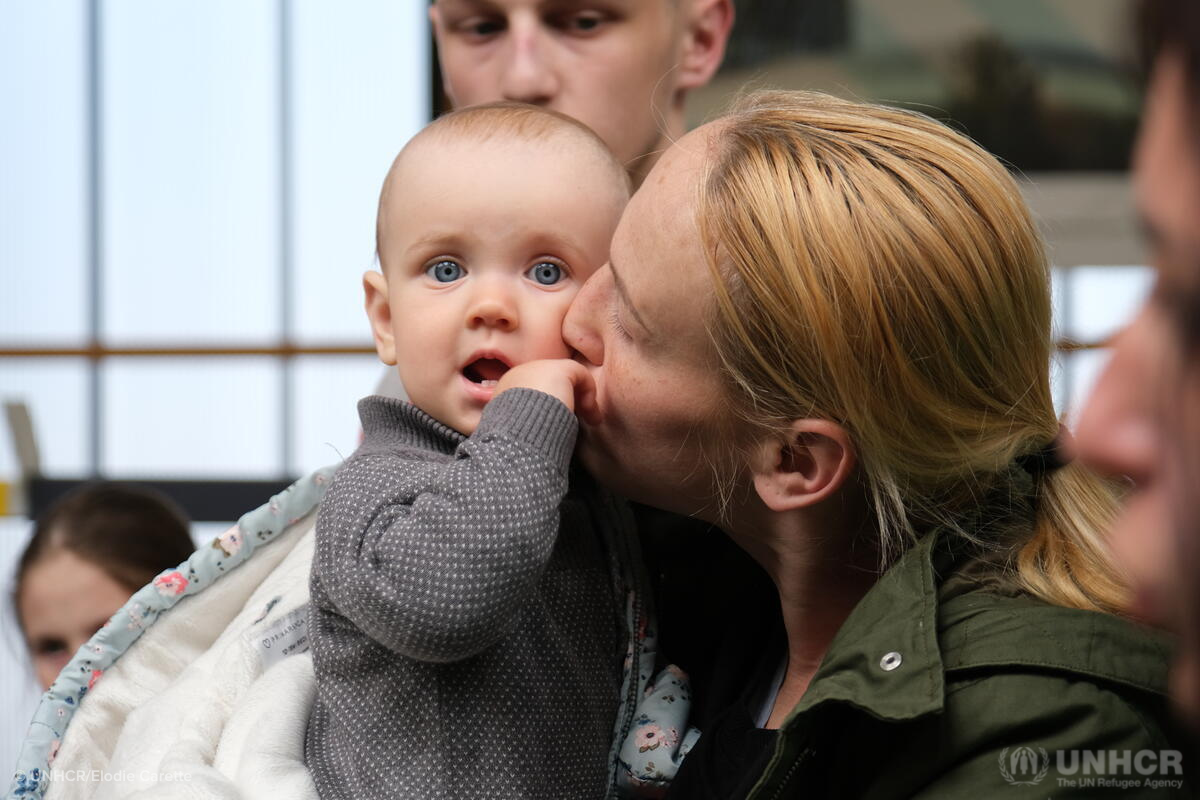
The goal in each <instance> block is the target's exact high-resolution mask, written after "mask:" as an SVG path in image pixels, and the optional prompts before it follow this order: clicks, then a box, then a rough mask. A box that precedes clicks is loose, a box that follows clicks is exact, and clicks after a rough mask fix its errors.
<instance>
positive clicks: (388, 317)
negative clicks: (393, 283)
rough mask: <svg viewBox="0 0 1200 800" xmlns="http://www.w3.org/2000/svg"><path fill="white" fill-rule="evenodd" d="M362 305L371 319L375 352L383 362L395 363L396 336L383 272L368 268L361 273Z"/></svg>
mask: <svg viewBox="0 0 1200 800" xmlns="http://www.w3.org/2000/svg"><path fill="white" fill-rule="evenodd" d="M363 295H364V298H363V305H364V306H365V307H366V309H367V319H369V320H370V321H371V334H372V335H373V336H374V337H375V352H376V353H378V354H379V360H380V361H382V362H383V363H385V364H389V365H394V364H395V363H396V338H395V334H394V333H393V332H392V307H391V305H390V304H389V303H388V289H387V278H385V277H383V273H381V272H376V271H375V270H370V271H368V272H366V273H364V274H363Z"/></svg>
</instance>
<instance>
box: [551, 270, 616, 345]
mask: <svg viewBox="0 0 1200 800" xmlns="http://www.w3.org/2000/svg"><path fill="white" fill-rule="evenodd" d="M606 272H607V267H606V268H605V269H601V270H599V271H597V272H596V274H594V275H592V277H590V278H588V280H587V282H586V283H584V284H583V287H582V288H581V289H580V290H579V294H577V295H575V299H574V300H573V301H571V307H570V308H569V309H567V315H566V317H564V318H563V340H564V341H565V342H566V343H567V345H568V346H569V347H571V348H572V349H574V350H576V351H578V352H579V354H580V355H581V356H582V357H583V358H584V360H585V361H587V362H589V363H590V364H592V365H594V366H600V365H601V364H603V363H604V339H603V337H602V336H601V335H600V328H599V326H598V325H597V322H598V321H600V315H601V313H603V308H604V302H605V286H604V281H605V278H604V275H605V273H606ZM610 282H611V281H610Z"/></svg>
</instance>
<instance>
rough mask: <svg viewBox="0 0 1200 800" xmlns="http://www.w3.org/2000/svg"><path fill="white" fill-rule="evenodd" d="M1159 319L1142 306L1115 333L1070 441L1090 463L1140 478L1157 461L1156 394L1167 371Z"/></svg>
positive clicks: (1158, 455) (1140, 479)
mask: <svg viewBox="0 0 1200 800" xmlns="http://www.w3.org/2000/svg"><path fill="white" fill-rule="evenodd" d="M1161 324H1162V322H1161V320H1159V319H1157V317H1156V315H1155V314H1154V312H1152V311H1150V310H1148V309H1143V311H1142V312H1141V314H1139V315H1138V316H1137V318H1135V319H1134V321H1133V322H1132V323H1131V324H1130V325H1129V327H1127V328H1126V329H1125V330H1124V331H1122V332H1121V333H1120V334H1119V335H1118V336H1117V338H1116V341H1115V343H1114V346H1113V354H1112V358H1111V359H1110V360H1109V363H1108V365H1107V367H1106V368H1105V370H1104V372H1103V373H1102V374H1101V375H1100V377H1099V378H1098V379H1097V381H1096V385H1095V387H1094V388H1093V390H1092V394H1091V396H1090V397H1089V398H1088V400H1087V403H1086V405H1085V406H1084V409H1083V411H1082V413H1081V414H1080V417H1079V422H1078V424H1077V425H1076V427H1075V445H1074V446H1075V450H1076V454H1077V455H1078V456H1079V457H1080V458H1081V459H1082V460H1083V461H1085V462H1086V463H1087V464H1088V465H1089V466H1090V467H1092V468H1093V469H1096V470H1098V471H1100V472H1103V473H1106V474H1108V475H1114V476H1121V477H1127V478H1132V479H1133V480H1135V481H1144V480H1146V479H1147V477H1148V476H1147V472H1148V471H1149V470H1150V469H1153V466H1154V465H1155V464H1157V463H1158V462H1159V461H1160V453H1159V452H1158V451H1159V449H1160V447H1159V445H1160V442H1159V435H1158V432H1157V429H1156V428H1157V426H1156V424H1155V422H1156V419H1157V417H1158V412H1159V409H1158V408H1157V407H1156V405H1155V398H1156V396H1157V395H1156V390H1157V389H1159V388H1161V386H1162V385H1163V382H1164V377H1165V376H1164V367H1163V365H1162V364H1161V360H1162V356H1161V350H1160V349H1158V348H1156V347H1155V344H1156V342H1157V341H1158V339H1157V338H1156V333H1157V331H1156V328H1157V327H1158V326H1160V325H1161Z"/></svg>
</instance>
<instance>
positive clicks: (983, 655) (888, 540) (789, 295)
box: [565, 93, 1187, 798]
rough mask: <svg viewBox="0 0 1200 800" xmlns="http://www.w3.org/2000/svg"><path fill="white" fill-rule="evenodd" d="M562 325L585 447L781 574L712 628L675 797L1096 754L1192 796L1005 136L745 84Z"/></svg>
mask: <svg viewBox="0 0 1200 800" xmlns="http://www.w3.org/2000/svg"><path fill="white" fill-rule="evenodd" d="M565 333H566V337H567V340H568V342H570V343H571V344H572V345H573V346H574V347H575V348H576V349H577V350H578V351H579V353H580V359H581V360H582V361H583V362H584V363H585V364H586V365H587V366H588V369H589V372H590V374H591V376H592V377H593V379H594V383H595V387H594V389H595V399H594V402H587V401H585V406H586V407H584V408H583V409H582V412H581V413H582V414H583V416H584V420H585V426H584V432H583V434H582V435H581V444H580V453H581V456H582V458H583V460H584V462H585V463H586V465H587V466H588V467H589V468H590V469H591V471H593V472H594V473H595V474H596V475H597V476H598V477H600V478H601V479H602V480H603V481H605V482H607V483H608V484H610V485H611V486H613V487H614V488H616V489H618V490H619V491H621V492H623V493H624V494H626V495H628V496H630V497H632V498H633V499H635V500H639V501H641V502H644V503H647V504H650V505H654V506H658V507H661V508H665V509H667V510H670V511H675V512H679V513H683V514H692V515H697V516H700V517H702V518H704V519H707V520H710V521H712V522H715V523H717V524H719V525H720V526H721V527H722V529H723V530H724V531H725V532H726V533H727V534H728V535H729V537H731V539H732V540H733V541H734V542H736V543H737V544H738V545H740V546H741V548H742V549H744V550H745V551H746V552H747V553H749V554H750V555H751V556H752V557H753V558H754V560H755V561H757V562H758V563H759V564H760V565H761V566H762V568H763V570H764V571H765V573H766V574H767V575H768V576H770V579H771V580H772V581H773V582H774V585H775V588H776V589H777V590H778V604H777V606H776V607H775V608H774V609H762V610H761V611H762V613H761V614H755V615H751V617H749V618H748V619H747V629H746V630H752V631H753V633H752V634H751V633H747V632H745V631H743V630H728V631H714V632H713V635H714V636H723V637H724V638H725V640H726V646H725V648H724V650H723V652H724V653H725V655H724V656H723V657H722V658H721V661H722V664H720V665H718V666H717V667H716V668H715V669H712V670H711V674H712V675H713V676H714V677H713V680H712V681H711V682H710V685H708V686H705V687H696V689H697V693H698V698H699V700H701V701H705V700H706V696H707V702H706V706H705V709H704V710H703V711H702V712H701V716H700V718H699V720H698V723H699V727H700V730H701V735H700V738H699V741H698V743H697V744H696V746H695V748H694V749H693V750H692V751H691V754H690V755H688V756H687V759H686V760H685V761H684V763H683V767H682V769H681V771H680V773H679V775H678V777H677V779H676V782H675V784H674V785H673V787H672V790H671V794H670V796H672V797H688V798H694V797H722V798H724V797H744V796H747V795H749V796H751V797H756V798H775V797H792V796H804V797H872V798H890V797H896V798H900V797H914V796H920V797H952V798H962V797H972V798H982V797H991V796H996V797H1003V798H1017V797H1023V796H1030V797H1033V796H1036V797H1045V796H1047V795H1048V794H1053V795H1054V796H1055V797H1064V796H1089V797H1090V796H1095V792H1096V789H1095V785H1096V784H1094V783H1093V784H1090V785H1089V784H1088V783H1087V782H1086V781H1085V780H1084V779H1085V778H1086V777H1088V776H1089V775H1090V776H1091V777H1093V778H1094V777H1095V773H1096V770H1095V769H1091V770H1090V771H1089V772H1087V773H1085V772H1084V767H1083V763H1084V760H1085V759H1086V758H1087V757H1088V756H1087V755H1086V754H1091V757H1092V758H1093V759H1094V758H1095V757H1105V755H1106V754H1109V753H1117V754H1118V756H1116V757H1115V758H1116V760H1115V761H1113V760H1112V759H1109V760H1108V761H1106V766H1105V767H1102V768H1101V771H1102V773H1103V774H1104V776H1105V777H1113V778H1116V779H1125V778H1128V779H1129V780H1143V781H1144V780H1145V779H1146V778H1145V773H1143V772H1140V771H1138V770H1140V769H1142V768H1144V767H1146V766H1147V765H1149V764H1151V763H1152V764H1153V773H1154V778H1155V779H1156V780H1161V781H1167V782H1168V783H1162V784H1155V788H1153V790H1151V789H1149V788H1146V789H1145V791H1147V792H1149V793H1150V794H1152V795H1153V796H1155V797H1158V796H1171V794H1172V793H1173V792H1179V793H1184V792H1186V791H1187V789H1186V788H1185V787H1183V785H1182V780H1184V779H1185V778H1186V776H1184V775H1181V774H1180V772H1181V765H1180V763H1179V754H1178V753H1177V752H1176V751H1175V749H1174V747H1173V745H1172V743H1171V741H1170V740H1169V739H1168V738H1167V737H1166V735H1165V734H1164V728H1165V725H1166V723H1165V721H1164V715H1163V694H1164V691H1165V685H1166V668H1167V663H1168V648H1167V645H1166V643H1165V642H1164V641H1162V640H1161V639H1160V638H1159V637H1158V636H1157V635H1156V634H1153V633H1151V632H1148V631H1146V630H1143V629H1140V628H1138V627H1136V626H1134V625H1133V624H1131V623H1129V622H1127V621H1126V620H1124V619H1122V618H1121V617H1119V616H1116V615H1114V614H1113V611H1114V610H1115V609H1117V608H1119V607H1120V605H1121V604H1122V603H1123V602H1124V600H1125V588H1124V586H1123V584H1122V581H1121V579H1120V577H1119V576H1118V574H1117V573H1116V571H1115V570H1114V569H1113V567H1112V565H1111V564H1110V563H1109V561H1108V560H1107V558H1106V554H1105V548H1104V545H1103V542H1102V540H1101V535H1102V531H1103V530H1104V528H1105V526H1106V525H1107V524H1108V523H1109V521H1110V519H1111V516H1112V514H1113V509H1114V500H1113V495H1112V493H1111V491H1110V489H1109V488H1108V487H1107V486H1106V485H1105V484H1103V483H1102V482H1101V481H1100V480H1099V479H1098V478H1096V477H1095V476H1094V475H1093V474H1091V473H1090V472H1088V471H1087V470H1086V469H1084V468H1082V467H1080V466H1079V465H1075V464H1070V465H1064V464H1062V463H1061V460H1060V457H1059V454H1058V448H1057V447H1056V442H1057V440H1058V438H1059V430H1060V429H1059V423H1058V420H1057V419H1056V417H1055V413H1054V409H1053V405H1052V402H1051V394H1050V381H1049V374H1048V370H1049V363H1050V347H1051V344H1050V297H1049V287H1048V271H1047V264H1046V259H1045V255H1044V253H1043V250H1042V244H1041V242H1040V241H1039V239H1038V235H1037V232H1036V229H1035V227H1034V225H1033V223H1032V222H1031V220H1030V218H1029V214H1028V211H1027V210H1026V208H1025V206H1024V205H1023V203H1022V200H1021V197H1020V194H1019V192H1018V190H1017V187H1016V186H1015V185H1014V183H1013V181H1012V179H1011V178H1010V177H1009V175H1008V174H1007V173H1006V172H1005V170H1004V169H1003V168H1002V167H1001V166H1000V164H998V163H997V162H996V160H995V159H994V158H992V157H991V156H989V155H988V154H987V153H985V152H983V151H982V150H980V149H979V148H978V147H976V146H975V145H974V144H972V143H971V142H970V141H968V140H966V139H964V138H963V137H961V136H959V135H957V134H955V133H953V132H952V131H950V130H948V129H947V128H945V127H943V126H942V125H939V124H938V123H936V122H933V121H931V120H929V119H927V118H925V117H922V116H918V115H914V114H909V113H905V112H901V111H896V110H891V109H885V108H877V107H872V106H864V105H857V104H852V103H848V102H843V101H840V100H837V99H834V98H830V97H826V96H821V95H814V94H791V93H769V94H760V95H757V96H755V97H752V98H750V99H749V100H748V101H747V102H746V103H744V104H743V105H742V106H741V107H740V108H739V109H738V110H736V111H734V112H733V113H732V114H730V115H729V116H727V117H725V118H723V119H720V120H718V121H716V122H713V123H711V124H709V125H706V126H704V127H702V128H700V129H699V130H697V131H695V132H693V133H691V134H689V135H688V136H686V137H684V138H683V139H681V140H680V141H679V142H678V143H676V144H675V145H674V146H673V147H672V148H671V149H670V150H669V151H668V152H667V153H666V155H665V156H664V157H663V158H662V160H661V161H660V162H659V164H658V165H657V166H656V167H655V168H654V169H653V171H652V172H651V173H650V175H649V176H648V178H647V180H646V182H645V184H644V185H643V187H642V188H641V190H640V191H639V192H638V193H637V194H636V195H635V196H634V198H633V200H632V202H631V203H630V205H629V207H628V209H627V210H626V212H625V215H624V216H623V217H622V220H621V222H620V225H619V226H618V229H617V232H616V235H615V238H614V240H613V244H612V250H611V263H610V264H609V265H608V266H607V267H605V268H604V269H602V270H601V271H600V272H598V273H597V274H596V275H595V276H594V277H593V278H592V279H591V280H590V281H589V282H588V284H587V285H586V286H585V287H584V289H583V290H582V291H581V293H580V294H579V296H578V298H577V299H576V301H575V304H574V306H573V307H572V310H571V312H570V314H569V315H568V317H567V320H566V323H565ZM763 620H767V622H766V624H763ZM772 620H773V622H772ZM664 634H669V631H664ZM684 666H689V665H684ZM714 706H716V707H714ZM679 734H680V732H679V731H661V732H660V731H648V732H647V733H646V735H645V737H644V738H645V745H644V746H646V747H654V746H660V745H661V746H662V747H663V748H664V750H666V749H668V748H669V746H670V745H671V743H673V742H674V741H676V740H677V739H678V738H679ZM1101 751H1103V752H1101ZM1142 751H1146V752H1147V753H1149V755H1147V756H1142V760H1141V762H1138V764H1139V767H1138V770H1135V769H1134V766H1132V764H1133V761H1131V759H1135V758H1137V755H1136V754H1137V753H1139V752H1142ZM1122 753H1127V755H1125V756H1121V755H1119V754H1122ZM1090 763H1092V765H1093V767H1094V765H1095V762H1094V761H1093V762H1090ZM1072 782H1073V783H1072ZM1145 786H1147V785H1143V788H1145ZM1125 788H1126V789H1131V788H1134V787H1133V785H1132V784H1127V785H1126V786H1125ZM1135 794H1136V792H1135Z"/></svg>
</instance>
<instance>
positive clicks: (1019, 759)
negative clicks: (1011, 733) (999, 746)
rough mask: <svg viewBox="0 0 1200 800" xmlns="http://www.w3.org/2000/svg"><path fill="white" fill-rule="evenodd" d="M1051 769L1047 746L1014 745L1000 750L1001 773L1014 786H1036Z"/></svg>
mask: <svg viewBox="0 0 1200 800" xmlns="http://www.w3.org/2000/svg"><path fill="white" fill-rule="evenodd" d="M1049 769H1050V756H1049V754H1047V753H1046V748H1044V747H1039V748H1037V749H1036V750H1034V749H1033V748H1032V747H1014V748H1012V751H1011V752H1009V748H1007V747H1006V748H1004V749H1003V750H1001V751H1000V775H1001V777H1003V778H1004V780H1006V781H1008V782H1009V783H1011V784H1012V785H1013V786H1036V785H1037V784H1039V783H1041V782H1042V778H1045V777H1046V772H1047V771H1049Z"/></svg>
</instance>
